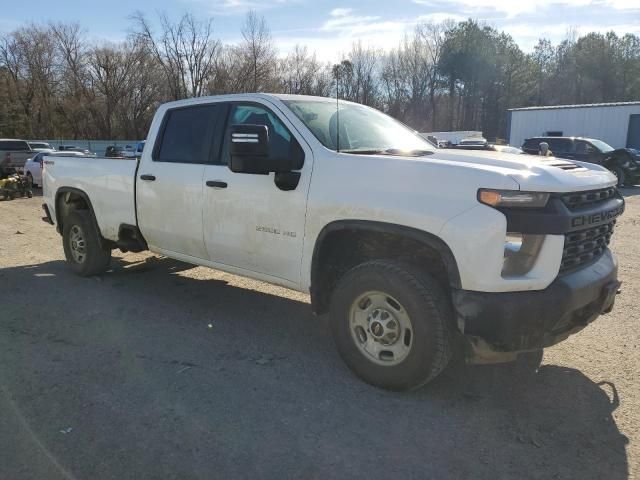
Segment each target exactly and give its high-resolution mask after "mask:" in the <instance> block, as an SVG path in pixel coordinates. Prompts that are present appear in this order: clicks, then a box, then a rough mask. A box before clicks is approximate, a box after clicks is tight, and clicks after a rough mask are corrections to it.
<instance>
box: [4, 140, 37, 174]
mask: <svg viewBox="0 0 640 480" xmlns="http://www.w3.org/2000/svg"><path fill="white" fill-rule="evenodd" d="M36 153H37V152H35V151H34V150H32V149H31V146H30V145H29V143H28V142H27V141H25V140H14V139H8V138H0V177H1V176H3V175H8V174H10V173H14V172H16V171H22V170H23V169H24V164H25V162H26V161H27V160H28V159H30V158H31V157H33V156H34V155H35V154H36Z"/></svg>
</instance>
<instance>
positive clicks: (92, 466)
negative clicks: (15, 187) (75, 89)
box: [0, 188, 640, 480]
mask: <svg viewBox="0 0 640 480" xmlns="http://www.w3.org/2000/svg"><path fill="white" fill-rule="evenodd" d="M625 195H626V197H627V211H626V213H625V215H624V217H623V218H622V219H621V220H620V222H619V226H618V228H617V233H616V235H615V237H614V243H613V249H614V250H615V251H616V253H617V254H618V257H619V261H620V278H621V280H622V281H623V282H624V283H623V292H622V294H621V295H620V296H618V301H617V304H616V308H615V310H614V312H613V313H612V314H610V315H607V316H603V317H601V318H600V319H599V320H598V321H597V322H595V323H594V324H592V325H590V326H589V327H587V328H586V329H585V330H584V331H582V332H581V333H579V334H578V335H576V336H574V337H572V338H570V339H569V340H567V341H566V342H564V343H562V344H560V345H558V346H556V347H553V348H550V349H548V350H547V351H546V352H545V358H544V365H543V366H542V367H541V368H540V370H539V372H538V373H537V374H534V375H524V376H523V375H517V374H516V373H515V371H514V369H513V368H512V367H510V366H508V365H507V366H505V365H501V366H476V367H464V366H461V365H454V366H453V367H452V368H450V369H448V370H447V371H445V373H444V374H443V375H442V376H441V377H439V378H438V379H437V380H436V381H435V382H434V383H432V384H431V385H429V386H427V387H426V388H423V389H422V390H420V391H417V392H413V393H407V394H397V393H390V392H385V391H381V390H377V389H375V388H373V387H369V386H368V385H366V384H363V383H362V382H360V381H359V380H358V379H356V378H355V377H354V376H353V375H352V374H351V373H350V372H349V371H348V370H347V368H346V367H345V366H344V365H343V364H342V362H341V361H340V359H339V357H338V355H337V353H336V351H335V350H334V347H333V344H332V340H331V337H330V333H329V328H328V325H327V322H326V319H324V318H315V317H313V316H312V315H311V313H310V309H309V306H308V298H307V296H305V295H302V294H299V293H295V292H291V291H289V290H285V289H282V288H278V287H273V286H270V285H266V284H263V283H260V282H254V281H251V280H246V279H242V278H239V277H235V276H232V275H228V274H224V273H221V272H216V271H212V270H208V269H205V268H200V267H197V268H194V267H191V266H190V265H186V264H183V263H180V262H176V261H173V260H170V259H167V258H162V257H158V256H154V255H151V254H127V255H121V254H119V255H117V257H116V258H115V259H114V262H113V265H114V268H113V270H112V271H111V272H109V273H107V274H105V275H104V276H102V277H95V278H89V279H83V278H79V277H77V276H74V275H73V274H72V273H71V272H70V270H69V269H68V268H66V266H65V264H64V261H63V258H64V256H63V252H62V246H61V241H60V237H59V236H58V234H57V233H56V232H55V229H54V228H53V227H50V226H48V225H46V224H45V223H43V222H42V221H40V217H41V210H40V203H41V199H40V198H39V197H35V198H33V199H17V200H14V201H9V202H0V478H1V479H11V480H19V479H31V478H34V479H41V478H47V479H57V478H61V479H65V478H67V479H68V478H78V479H85V478H86V479H102V478H113V479H124V478H137V479H142V478H180V479H186V478H209V479H210V478H251V479H253V478H277V479H282V478H354V477H365V476H366V477H368V478H390V477H391V476H397V478H480V479H492V480H493V479H500V478H540V479H549V478H581V479H586V478H607V479H609V480H616V479H621V478H630V477H631V478H633V477H634V475H635V477H637V478H640V446H639V445H640V431H639V430H640V413H639V412H640V410H639V408H638V407H639V406H640V377H639V372H640V362H639V358H640V348H639V347H640V341H639V338H640V334H639V333H638V318H639V316H640V309H639V308H638V300H637V298H638V297H639V294H640V275H638V273H637V267H638V265H639V264H640V242H639V239H640V188H638V189H627V190H625Z"/></svg>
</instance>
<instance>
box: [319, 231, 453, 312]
mask: <svg viewBox="0 0 640 480" xmlns="http://www.w3.org/2000/svg"><path fill="white" fill-rule="evenodd" d="M371 260H399V261H404V262H405V263H409V264H413V265H416V264H417V265H416V266H418V267H420V268H423V269H424V270H425V271H428V272H429V273H430V274H431V275H433V276H434V277H435V278H436V279H437V280H438V281H439V282H440V283H441V284H442V286H443V287H444V288H446V289H449V288H461V282H460V273H459V270H458V265H457V262H456V260H455V257H454V256H453V253H452V252H451V249H450V248H449V247H448V245H447V244H446V243H445V242H444V241H443V240H442V239H440V238H439V237H437V236H436V235H433V234H431V233H428V232H425V231H422V230H418V229H415V228H412V227H407V226H404V225H398V224H392V223H386V222H376V221H368V220H338V221H335V222H332V223H329V224H328V225H326V226H325V227H324V228H323V229H322V231H321V232H320V234H319V235H318V237H317V239H316V242H315V245H314V249H313V257H312V262H311V304H312V307H313V310H314V311H315V312H317V313H325V312H327V311H328V308H329V304H330V301H331V295H332V293H333V289H334V287H335V286H336V284H337V283H338V281H339V280H340V278H341V277H342V275H344V274H345V273H346V272H347V271H349V270H350V269H351V268H353V267H355V266H356V265H359V264H361V263H364V262H367V261H371Z"/></svg>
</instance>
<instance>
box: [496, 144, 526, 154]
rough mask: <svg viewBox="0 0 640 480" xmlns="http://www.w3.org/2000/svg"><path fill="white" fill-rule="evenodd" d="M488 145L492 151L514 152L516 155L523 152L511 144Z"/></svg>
mask: <svg viewBox="0 0 640 480" xmlns="http://www.w3.org/2000/svg"><path fill="white" fill-rule="evenodd" d="M489 147H490V149H491V150H493V151H494V152H500V153H514V154H516V155H519V154H522V153H524V152H523V151H522V149H521V148H518V147H513V146H511V145H489Z"/></svg>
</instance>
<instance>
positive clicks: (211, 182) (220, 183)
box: [207, 180, 227, 188]
mask: <svg viewBox="0 0 640 480" xmlns="http://www.w3.org/2000/svg"><path fill="white" fill-rule="evenodd" d="M207 187H214V188H227V182H223V181H222V180H207Z"/></svg>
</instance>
